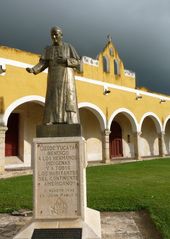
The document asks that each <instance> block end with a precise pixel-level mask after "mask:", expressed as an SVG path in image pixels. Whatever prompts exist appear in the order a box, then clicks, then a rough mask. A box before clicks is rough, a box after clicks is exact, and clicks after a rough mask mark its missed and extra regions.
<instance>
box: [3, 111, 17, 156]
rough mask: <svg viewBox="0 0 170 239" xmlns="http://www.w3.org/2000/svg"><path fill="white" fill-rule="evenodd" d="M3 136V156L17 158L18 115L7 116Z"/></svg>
mask: <svg viewBox="0 0 170 239" xmlns="http://www.w3.org/2000/svg"><path fill="white" fill-rule="evenodd" d="M7 127H8V130H7V132H6V136H5V156H18V135H19V114H17V113H12V114H11V115H10V116H9V119H8V124H7Z"/></svg>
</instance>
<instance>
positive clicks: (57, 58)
mask: <svg viewBox="0 0 170 239" xmlns="http://www.w3.org/2000/svg"><path fill="white" fill-rule="evenodd" d="M51 39H52V45H51V46H48V47H46V48H45V49H44V53H43V54H42V55H41V57H40V60H39V63H38V64H37V65H35V66H34V67H32V68H26V70H27V71H28V72H29V73H33V74H35V75H36V74H38V73H40V72H42V71H44V70H45V69H46V68H48V80H47V91H46V98H45V109H44V117H43V124H45V125H50V124H79V123H80V119H79V112H78V106H77V96H76V87H75V79H74V69H78V68H79V66H80V58H79V56H78V54H77V52H76V50H75V49H74V48H73V47H72V46H71V45H70V44H68V43H65V42H63V34H62V30H61V28H59V27H53V28H52V29H51Z"/></svg>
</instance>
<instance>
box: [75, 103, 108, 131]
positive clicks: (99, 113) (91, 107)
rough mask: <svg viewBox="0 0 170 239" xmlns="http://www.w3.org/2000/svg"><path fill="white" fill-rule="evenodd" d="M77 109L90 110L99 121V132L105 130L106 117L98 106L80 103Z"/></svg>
mask: <svg viewBox="0 0 170 239" xmlns="http://www.w3.org/2000/svg"><path fill="white" fill-rule="evenodd" d="M78 108H79V109H80V108H86V109H88V110H90V111H91V112H92V113H93V114H94V115H95V116H96V117H97V119H98V120H99V123H100V127H101V130H102V131H103V130H104V129H105V128H106V117H105V115H104V113H103V111H102V110H101V109H100V108H99V107H98V106H96V105H95V104H92V103H89V102H81V103H79V104H78Z"/></svg>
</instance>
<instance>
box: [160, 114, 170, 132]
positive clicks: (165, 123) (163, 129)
mask: <svg viewBox="0 0 170 239" xmlns="http://www.w3.org/2000/svg"><path fill="white" fill-rule="evenodd" d="M168 120H170V115H168V116H167V117H166V118H165V120H164V123H163V126H162V131H163V132H165V129H166V125H167V123H168Z"/></svg>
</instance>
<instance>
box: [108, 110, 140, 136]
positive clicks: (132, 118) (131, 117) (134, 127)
mask: <svg viewBox="0 0 170 239" xmlns="http://www.w3.org/2000/svg"><path fill="white" fill-rule="evenodd" d="M119 113H122V114H124V115H125V116H126V117H127V118H128V119H129V120H130V122H131V125H132V130H133V132H137V131H138V122H137V120H136V117H135V115H134V114H133V113H132V112H131V111H130V110H128V109H126V108H119V109H117V110H115V111H114V112H113V113H112V114H111V116H110V119H109V121H108V128H109V129H110V127H111V124H112V121H113V119H114V118H115V116H116V115H118V114H119Z"/></svg>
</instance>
